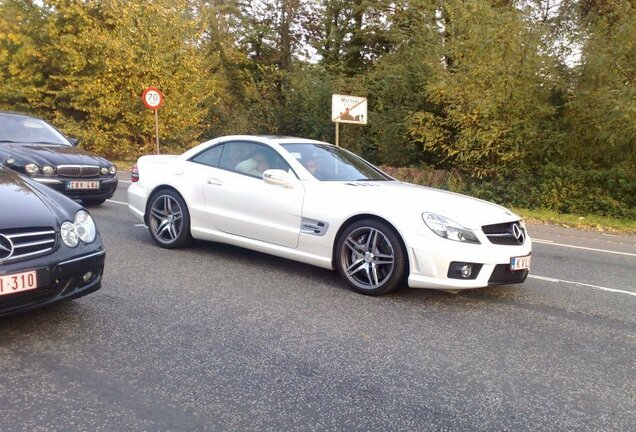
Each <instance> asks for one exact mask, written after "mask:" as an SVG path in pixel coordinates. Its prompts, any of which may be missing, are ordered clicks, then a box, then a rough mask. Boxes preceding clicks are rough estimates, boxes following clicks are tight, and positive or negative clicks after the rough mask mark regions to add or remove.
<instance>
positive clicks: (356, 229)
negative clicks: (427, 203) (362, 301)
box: [336, 219, 407, 295]
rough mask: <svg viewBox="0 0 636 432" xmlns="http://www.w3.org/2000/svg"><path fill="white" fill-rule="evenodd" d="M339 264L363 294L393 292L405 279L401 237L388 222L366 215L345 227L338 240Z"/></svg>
mask: <svg viewBox="0 0 636 432" xmlns="http://www.w3.org/2000/svg"><path fill="white" fill-rule="evenodd" d="M336 266H337V268H338V272H339V273H340V275H341V276H342V278H343V279H344V280H345V281H346V282H347V283H348V284H349V285H351V287H352V288H353V289H354V290H355V291H357V292H359V293H362V294H367V295H380V294H385V293H388V292H391V291H393V290H395V289H397V288H398V287H400V285H401V284H402V283H403V282H404V278H405V275H406V268H407V265H406V256H405V253H404V248H403V246H402V241H401V240H400V238H399V237H398V235H397V234H396V233H395V231H394V230H393V229H392V228H391V227H389V226H388V225H387V224H385V223H383V222H380V221H377V220H373V219H364V220H360V221H357V222H354V223H353V224H351V225H349V226H348V227H347V228H345V229H344V231H343V232H342V234H341V235H340V237H339V238H338V242H337V244H336Z"/></svg>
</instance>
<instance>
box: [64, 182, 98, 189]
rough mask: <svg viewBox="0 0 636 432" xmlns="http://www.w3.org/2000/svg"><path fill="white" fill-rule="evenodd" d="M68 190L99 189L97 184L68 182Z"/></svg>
mask: <svg viewBox="0 0 636 432" xmlns="http://www.w3.org/2000/svg"><path fill="white" fill-rule="evenodd" d="M68 188H69V189H99V182H98V181H78V180H72V181H70V182H68Z"/></svg>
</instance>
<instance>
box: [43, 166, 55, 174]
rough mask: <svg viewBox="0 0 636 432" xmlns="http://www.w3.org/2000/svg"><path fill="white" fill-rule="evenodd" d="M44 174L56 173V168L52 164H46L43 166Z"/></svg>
mask: <svg viewBox="0 0 636 432" xmlns="http://www.w3.org/2000/svg"><path fill="white" fill-rule="evenodd" d="M42 174H44V175H47V176H51V175H53V174H55V168H53V167H52V166H51V165H44V166H43V167H42Z"/></svg>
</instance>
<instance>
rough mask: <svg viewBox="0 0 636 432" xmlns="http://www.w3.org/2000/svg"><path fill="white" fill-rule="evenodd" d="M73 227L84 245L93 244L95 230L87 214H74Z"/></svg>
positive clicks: (93, 223) (82, 212)
mask: <svg viewBox="0 0 636 432" xmlns="http://www.w3.org/2000/svg"><path fill="white" fill-rule="evenodd" d="M74 225H75V230H76V231H77V235H78V236H79V238H80V239H81V240H82V241H83V242H84V243H93V241H94V240H95V235H96V233H97V228H95V222H93V218H92V217H91V215H89V214H88V212H86V211H84V210H80V211H78V212H77V213H75V220H74Z"/></svg>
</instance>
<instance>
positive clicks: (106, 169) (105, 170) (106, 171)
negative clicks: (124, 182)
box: [100, 167, 108, 175]
mask: <svg viewBox="0 0 636 432" xmlns="http://www.w3.org/2000/svg"><path fill="white" fill-rule="evenodd" d="M100 172H101V173H102V175H108V167H102V169H101V170H100Z"/></svg>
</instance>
